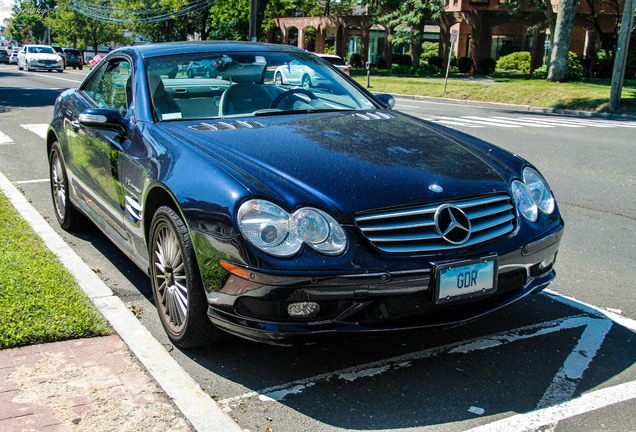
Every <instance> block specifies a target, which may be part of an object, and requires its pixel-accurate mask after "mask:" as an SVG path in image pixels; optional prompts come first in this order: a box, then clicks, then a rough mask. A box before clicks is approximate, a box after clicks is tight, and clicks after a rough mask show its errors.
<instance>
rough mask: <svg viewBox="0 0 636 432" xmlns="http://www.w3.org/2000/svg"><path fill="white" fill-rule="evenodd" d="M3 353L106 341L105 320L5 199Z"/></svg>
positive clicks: (0, 270)
mask: <svg viewBox="0 0 636 432" xmlns="http://www.w3.org/2000/svg"><path fill="white" fill-rule="evenodd" d="M0 243H1V244H2V248H0V316H1V317H2V319H1V320H0V349H4V348H11V347H16V346H22V345H29V344H34V343H42V342H52V341H57V340H64V339H72V338H78V337H89V336H98V335H106V334H109V333H110V330H109V327H108V325H107V323H106V321H105V320H104V318H103V317H102V316H101V315H100V314H99V312H98V311H97V310H96V309H95V308H94V306H93V305H92V303H91V302H90V300H89V299H88V297H86V295H85V294H84V293H83V292H82V291H80V290H79V289H78V287H77V284H76V282H75V280H74V279H73V276H72V275H71V274H70V273H69V272H68V271H67V270H66V269H65V268H64V267H63V266H62V265H61V264H60V262H59V261H58V260H57V258H56V257H55V255H54V254H53V253H52V252H51V251H49V250H48V249H47V248H46V247H45V246H44V244H43V243H42V241H41V240H40V238H39V237H38V236H37V235H36V234H35V233H34V232H33V231H32V230H31V228H30V227H29V226H28V225H27V224H26V222H25V221H24V220H23V219H22V218H20V216H19V215H18V213H17V212H16V211H15V209H13V207H12V206H11V204H10V203H9V201H8V200H7V199H6V198H5V196H4V195H2V194H0Z"/></svg>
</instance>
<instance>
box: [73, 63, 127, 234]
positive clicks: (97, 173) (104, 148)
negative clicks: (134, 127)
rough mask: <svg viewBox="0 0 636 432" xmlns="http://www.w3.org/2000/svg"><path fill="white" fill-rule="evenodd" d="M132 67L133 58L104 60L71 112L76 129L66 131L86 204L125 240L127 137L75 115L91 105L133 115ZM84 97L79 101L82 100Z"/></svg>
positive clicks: (76, 183) (76, 184) (77, 183)
mask: <svg viewBox="0 0 636 432" xmlns="http://www.w3.org/2000/svg"><path fill="white" fill-rule="evenodd" d="M131 86H132V68H131V63H130V61H129V60H127V59H124V58H115V59H112V60H110V61H109V62H108V63H106V64H103V65H101V67H100V69H99V70H98V71H97V72H96V73H95V74H93V75H92V77H91V80H90V81H89V82H87V83H86V85H84V86H82V90H81V92H80V101H79V102H78V105H77V107H75V109H74V110H73V111H74V113H67V114H70V115H71V116H72V117H73V118H70V119H69V121H70V124H71V126H72V129H73V131H72V133H67V136H68V137H69V138H68V142H69V151H70V153H71V163H70V164H69V165H71V167H70V169H71V171H73V173H74V176H73V178H72V179H71V181H72V182H73V183H74V184H73V186H74V187H75V189H76V190H77V191H78V196H79V197H81V199H82V200H83V203H82V204H83V207H84V208H85V209H86V210H87V211H88V212H90V214H91V216H93V218H95V219H96V220H97V221H98V223H100V225H101V226H102V227H103V228H104V229H105V230H107V231H109V233H110V234H112V235H113V236H114V237H116V236H115V235H114V234H115V233H116V234H117V235H118V236H119V237H120V238H115V240H117V241H120V242H125V241H126V238H127V235H126V233H125V230H124V228H123V212H124V208H125V198H124V193H123V190H122V185H121V181H120V173H119V161H120V153H121V152H122V151H123V147H124V146H126V145H127V143H126V140H127V139H128V137H127V136H125V134H123V133H122V132H119V131H112V130H104V129H98V128H91V127H84V126H82V125H80V124H79V122H78V121H77V116H78V115H79V114H80V113H81V112H82V111H83V110H85V109H88V108H107V109H114V110H117V111H119V112H120V113H121V114H122V115H123V116H127V115H132V112H130V113H129V109H130V108H131V106H132V101H131V96H130V95H131V94H132V91H131ZM82 98H83V99H84V100H81V99H82Z"/></svg>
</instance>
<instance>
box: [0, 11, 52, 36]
mask: <svg viewBox="0 0 636 432" xmlns="http://www.w3.org/2000/svg"><path fill="white" fill-rule="evenodd" d="M54 7H55V1H53V0H49V1H44V0H16V2H15V3H14V5H13V9H12V11H11V18H9V19H8V26H7V29H6V33H8V34H9V35H10V37H11V40H13V41H17V42H18V43H20V44H26V43H40V42H42V41H43V39H44V34H45V29H46V24H45V21H46V17H47V16H48V14H49V12H50V11H51V10H52V9H53V8H54ZM1 24H2V23H0V25H1Z"/></svg>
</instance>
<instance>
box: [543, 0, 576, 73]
mask: <svg viewBox="0 0 636 432" xmlns="http://www.w3.org/2000/svg"><path fill="white" fill-rule="evenodd" d="M577 3H578V1H577V0H561V1H560V2H559V13H558V16H557V22H556V28H555V30H554V38H553V39H552V55H551V56H550V66H549V68H548V81H550V82H560V81H563V80H564V79H565V72H566V71H567V67H568V53H569V51H570V42H571V41H572V26H573V25H574V14H575V13H576V6H577Z"/></svg>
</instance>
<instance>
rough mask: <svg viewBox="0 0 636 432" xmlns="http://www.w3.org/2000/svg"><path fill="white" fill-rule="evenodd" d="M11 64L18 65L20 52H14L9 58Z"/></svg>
mask: <svg viewBox="0 0 636 432" xmlns="http://www.w3.org/2000/svg"><path fill="white" fill-rule="evenodd" d="M9 64H18V50H13V52H12V53H11V55H10V56H9Z"/></svg>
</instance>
